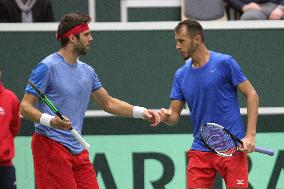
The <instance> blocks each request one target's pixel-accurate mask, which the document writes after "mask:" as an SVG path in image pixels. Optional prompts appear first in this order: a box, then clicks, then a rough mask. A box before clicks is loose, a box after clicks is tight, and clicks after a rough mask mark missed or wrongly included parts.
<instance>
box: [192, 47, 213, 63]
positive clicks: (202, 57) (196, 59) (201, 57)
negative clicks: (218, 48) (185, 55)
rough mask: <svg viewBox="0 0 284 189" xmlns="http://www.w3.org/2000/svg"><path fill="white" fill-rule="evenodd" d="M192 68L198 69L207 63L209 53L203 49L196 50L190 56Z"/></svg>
mask: <svg viewBox="0 0 284 189" xmlns="http://www.w3.org/2000/svg"><path fill="white" fill-rule="evenodd" d="M191 58H192V67H195V68H199V67H202V66H204V65H205V64H207V63H208V62H209V59H210V51H209V50H208V49H207V48H206V47H205V46H203V47H201V48H199V49H196V52H195V53H194V54H193V55H192V57H191Z"/></svg>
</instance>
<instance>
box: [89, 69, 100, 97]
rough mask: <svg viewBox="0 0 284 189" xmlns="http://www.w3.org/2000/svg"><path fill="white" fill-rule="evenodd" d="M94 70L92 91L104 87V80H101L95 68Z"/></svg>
mask: <svg viewBox="0 0 284 189" xmlns="http://www.w3.org/2000/svg"><path fill="white" fill-rule="evenodd" d="M91 70H92V81H93V87H92V92H93V91H96V90H98V89H100V88H101V87H102V82H101V81H100V79H99V77H98V75H97V74H96V72H95V70H94V69H91Z"/></svg>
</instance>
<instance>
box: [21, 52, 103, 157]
mask: <svg viewBox="0 0 284 189" xmlns="http://www.w3.org/2000/svg"><path fill="white" fill-rule="evenodd" d="M29 80H30V81H31V82H33V83H34V84H35V85H36V86H37V87H38V88H39V89H40V90H41V91H42V92H43V93H44V94H45V95H46V96H47V98H49V100H50V101H51V102H52V103H53V104H54V105H55V107H57V109H58V110H59V112H60V113H61V114H62V115H64V116H66V117H68V118H69V119H70V121H71V122H72V127H73V128H74V129H76V130H77V131H78V132H79V133H81V130H82V125H83V119H84V115H85V112H86V110H87V107H88V103H89V99H90V96H91V93H92V92H93V91H95V90H97V89H99V88H101V87H102V84H101V82H100V80H99V78H98V76H97V74H96V73H95V70H94V69H93V68H92V67H91V66H89V65H87V64H85V63H83V62H81V61H79V60H77V62H76V63H75V64H73V65H71V64H68V63H66V62H65V61H64V58H63V57H62V56H60V55H59V54H58V53H54V54H51V55H50V56H48V57H46V58H45V59H44V60H42V61H41V62H40V63H39V64H38V65H37V66H36V67H35V68H34V69H33V71H32V73H31V75H30V78H29ZM26 93H29V94H32V95H35V96H38V95H37V93H36V92H35V91H34V90H33V88H32V87H31V86H29V85H27V87H26ZM36 107H37V108H38V109H39V110H40V111H41V112H43V113H48V114H50V115H54V113H53V112H52V110H51V109H50V108H49V107H48V106H47V105H46V104H45V103H44V102H43V101H42V100H39V102H38V103H37V104H36ZM35 131H36V132H37V133H40V134H42V135H44V136H46V137H48V138H50V139H52V140H55V141H58V142H60V143H61V144H63V145H64V146H66V147H67V148H68V149H69V150H70V152H71V153H72V154H78V153H81V152H82V150H83V148H82V146H81V145H80V143H79V142H78V141H77V140H76V139H75V137H74V136H73V135H72V134H71V132H70V131H64V130H59V129H54V128H50V127H46V126H43V125H40V124H39V123H35Z"/></svg>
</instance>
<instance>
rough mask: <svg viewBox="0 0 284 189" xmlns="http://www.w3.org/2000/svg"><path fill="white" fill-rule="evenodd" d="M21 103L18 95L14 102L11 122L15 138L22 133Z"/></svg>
mask: <svg viewBox="0 0 284 189" xmlns="http://www.w3.org/2000/svg"><path fill="white" fill-rule="evenodd" d="M19 107H20V103H19V100H18V98H17V97H16V95H15V96H14V100H13V107H12V116H13V118H12V121H11V122H10V130H11V133H12V135H13V136H14V137H15V136H16V135H17V134H18V133H19V131H20V125H21V119H20V112H19Z"/></svg>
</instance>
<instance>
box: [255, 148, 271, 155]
mask: <svg viewBox="0 0 284 189" xmlns="http://www.w3.org/2000/svg"><path fill="white" fill-rule="evenodd" d="M255 151H256V152H259V153H263V154H267V155H270V156H274V151H273V150H270V149H266V148H263V147H259V146H257V147H256V148H255Z"/></svg>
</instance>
